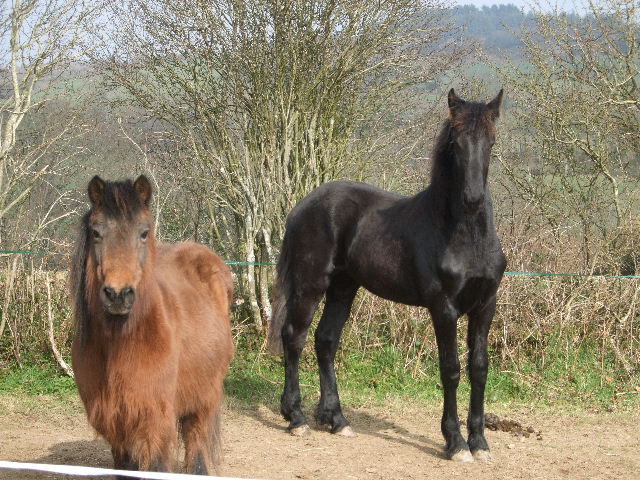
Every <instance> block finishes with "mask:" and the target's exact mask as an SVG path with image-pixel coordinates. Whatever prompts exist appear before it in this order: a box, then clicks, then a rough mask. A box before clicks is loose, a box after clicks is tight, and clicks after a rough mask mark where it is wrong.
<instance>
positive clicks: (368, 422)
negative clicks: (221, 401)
mask: <svg viewBox="0 0 640 480" xmlns="http://www.w3.org/2000/svg"><path fill="white" fill-rule="evenodd" d="M344 411H345V415H346V416H347V418H349V419H350V420H351V424H352V425H353V428H354V429H355V430H356V431H357V433H358V436H371V437H377V438H380V439H383V440H385V441H387V442H393V443H398V444H400V445H402V446H403V447H411V448H415V449H417V450H418V451H420V452H421V453H423V454H426V455H431V456H433V457H436V458H440V459H446V455H445V452H444V449H443V444H442V443H439V442H437V441H435V440H433V439H432V438H430V437H428V436H425V435H422V434H419V433H416V432H414V431H411V430H409V429H407V428H405V427H403V426H401V425H398V424H397V423H396V422H394V421H393V420H389V419H386V418H384V417H378V416H373V415H370V414H369V413H367V412H363V411H361V410H353V409H349V408H346V409H344ZM239 413H241V414H243V415H245V416H247V417H249V418H251V419H253V420H256V421H258V422H260V423H261V424H263V425H265V426H266V427H269V428H272V429H273V430H275V431H279V432H280V434H284V433H287V428H286V424H287V422H286V421H285V420H283V419H282V416H281V415H280V410H279V407H278V406H276V405H274V403H272V402H270V403H268V404H267V403H261V404H260V405H258V406H254V407H252V408H244V409H242V410H241V411H240V412H239ZM313 414H314V412H313V410H312V409H305V415H306V416H307V418H308V419H313ZM435 421H436V422H438V421H439V420H435ZM309 426H310V427H311V429H312V430H313V431H314V432H325V433H326V434H329V430H328V428H326V427H324V426H321V425H317V424H316V423H315V422H314V421H313V420H311V421H310V424H309ZM354 441H357V438H356V439H354Z"/></svg>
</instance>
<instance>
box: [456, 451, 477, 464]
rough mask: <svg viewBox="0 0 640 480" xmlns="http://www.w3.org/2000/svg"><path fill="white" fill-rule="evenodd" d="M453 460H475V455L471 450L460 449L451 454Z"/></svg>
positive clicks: (464, 461)
mask: <svg viewBox="0 0 640 480" xmlns="http://www.w3.org/2000/svg"><path fill="white" fill-rule="evenodd" d="M451 460H452V461H454V462H463V463H466V462H473V455H471V452H470V451H469V450H460V451H459V452H456V453H454V454H453V455H451Z"/></svg>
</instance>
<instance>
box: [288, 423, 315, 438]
mask: <svg viewBox="0 0 640 480" xmlns="http://www.w3.org/2000/svg"><path fill="white" fill-rule="evenodd" d="M289 433H290V434H291V435H293V436H294V437H307V436H309V435H310V434H311V429H310V428H309V425H306V424H305V425H300V426H299V427H294V428H290V429H289Z"/></svg>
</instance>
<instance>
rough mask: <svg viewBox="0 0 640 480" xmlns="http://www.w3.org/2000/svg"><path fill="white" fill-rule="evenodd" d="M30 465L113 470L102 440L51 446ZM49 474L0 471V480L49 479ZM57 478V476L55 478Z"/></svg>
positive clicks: (86, 479) (79, 478)
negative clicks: (79, 466) (83, 466)
mask: <svg viewBox="0 0 640 480" xmlns="http://www.w3.org/2000/svg"><path fill="white" fill-rule="evenodd" d="M29 462H30V463H38V464H50V465H85V466H90V467H97V468H113V461H112V459H111V450H110V448H109V445H107V443H106V442H105V441H104V440H101V439H99V438H95V439H94V440H73V441H66V442H60V443H56V444H54V445H51V446H50V447H49V449H48V453H46V454H44V455H43V456H41V457H39V458H37V459H33V460H31V459H30V460H29ZM50 476H51V474H45V473H42V472H37V471H28V470H0V480H15V479H20V480H39V479H42V478H45V477H46V478H49V477H50ZM59 477H60V478H64V479H69V480H71V479H72V478H73V480H90V479H95V478H96V477H95V476H93V477H91V476H76V475H74V476H73V477H71V476H66V475H60V476H59ZM56 478H58V476H56Z"/></svg>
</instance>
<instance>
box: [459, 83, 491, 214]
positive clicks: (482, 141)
mask: <svg viewBox="0 0 640 480" xmlns="http://www.w3.org/2000/svg"><path fill="white" fill-rule="evenodd" d="M448 100H449V125H450V128H449V138H448V143H449V147H448V149H449V152H450V153H451V154H452V155H451V157H452V159H451V161H452V162H453V165H451V166H450V168H451V167H452V168H453V169H454V177H455V179H456V183H457V184H458V186H459V189H458V192H459V193H460V194H461V197H462V198H460V200H461V202H462V205H463V207H464V209H465V211H466V212H467V213H471V214H474V213H478V212H479V211H480V210H481V209H482V207H483V205H484V203H485V191H486V184H487V174H488V171H489V159H490V157H491V148H492V147H493V144H494V142H495V138H496V129H495V122H496V119H497V118H498V117H499V115H500V105H501V104H502V90H500V92H499V93H498V95H497V96H496V97H495V98H494V99H493V100H491V101H490V102H489V103H475V102H466V101H464V100H462V99H461V98H460V97H458V96H457V95H456V92H455V91H454V90H453V88H452V89H451V90H450V91H449V96H448Z"/></svg>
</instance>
